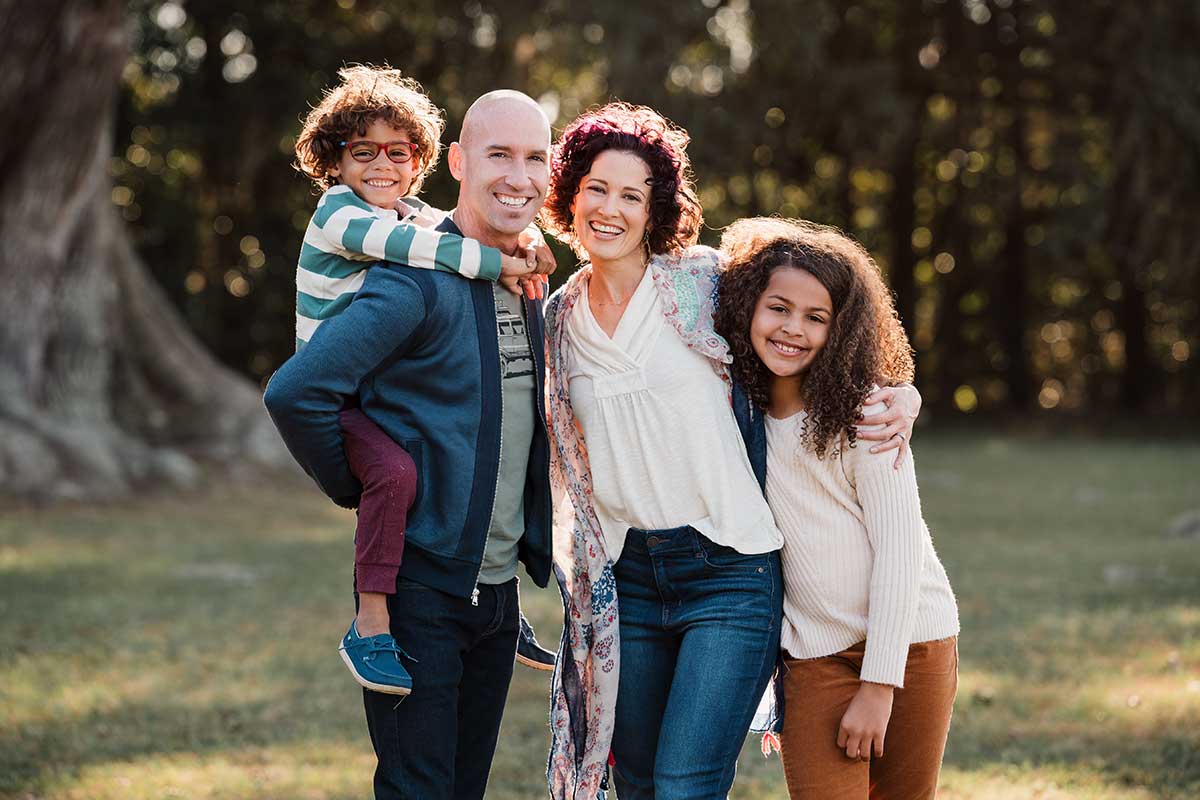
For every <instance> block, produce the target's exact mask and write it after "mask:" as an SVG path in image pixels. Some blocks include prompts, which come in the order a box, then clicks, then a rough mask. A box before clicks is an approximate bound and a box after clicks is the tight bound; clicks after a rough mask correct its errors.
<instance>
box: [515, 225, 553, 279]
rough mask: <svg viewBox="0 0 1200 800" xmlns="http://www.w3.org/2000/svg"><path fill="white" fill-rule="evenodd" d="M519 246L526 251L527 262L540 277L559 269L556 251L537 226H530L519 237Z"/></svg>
mask: <svg viewBox="0 0 1200 800" xmlns="http://www.w3.org/2000/svg"><path fill="white" fill-rule="evenodd" d="M517 245H518V246H519V247H520V248H521V249H522V250H524V251H525V254H526V260H527V261H528V262H529V265H530V266H531V267H533V269H534V271H535V272H537V273H538V274H539V275H549V274H551V273H552V272H554V270H556V269H558V262H557V261H556V260H555V258H554V251H553V250H551V249H550V245H548V244H546V237H545V236H543V235H542V232H541V231H540V230H539V229H538V227H537V226H536V225H530V226H529V227H528V228H526V229H525V230H523V231H521V233H520V234H519V235H518V236H517Z"/></svg>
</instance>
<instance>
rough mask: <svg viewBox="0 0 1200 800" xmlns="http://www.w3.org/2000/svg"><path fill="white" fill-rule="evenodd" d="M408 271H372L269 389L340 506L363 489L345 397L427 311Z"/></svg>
mask: <svg viewBox="0 0 1200 800" xmlns="http://www.w3.org/2000/svg"><path fill="white" fill-rule="evenodd" d="M405 272H406V271H405V270H404V269H403V268H400V269H396V268H391V267H381V268H376V269H372V270H370V271H369V272H368V273H367V277H366V280H365V281H364V283H363V285H362V288H361V289H359V291H358V293H357V295H356V296H355V298H354V301H353V302H351V303H350V305H349V306H348V307H347V308H346V310H345V311H343V312H342V313H341V314H338V315H337V316H335V317H333V318H332V319H329V320H326V321H325V322H323V323H321V326H320V327H319V328H318V329H317V331H316V333H315V334H314V335H313V337H312V339H311V340H310V341H309V342H308V344H307V345H305V346H304V348H303V349H301V350H300V351H299V352H297V353H296V354H295V355H293V356H292V357H291V358H290V359H288V360H287V362H286V363H285V364H284V365H283V366H282V367H280V368H279V370H278V371H277V372H276V373H275V375H274V376H272V378H271V381H270V383H269V384H268V385H267V390H266V393H265V394H264V395H263V402H264V404H265V405H266V407H267V411H268V412H269V413H270V415H271V419H272V420H273V421H274V423H275V427H276V428H278V429H279V434H280V436H282V437H283V441H284V444H286V445H287V447H288V450H290V451H291V453H292V456H293V457H294V458H295V459H296V461H298V462H299V463H300V466H301V467H303V468H304V471H305V472H307V473H308V474H309V475H310V476H311V477H312V478H313V480H314V481H316V482H317V485H318V486H319V487H320V488H321V491H323V492H325V494H327V495H328V496H329V497H330V498H331V499H332V500H333V501H334V502H336V503H337V504H338V505H342V506H347V507H352V506H354V505H357V502H358V497H359V495H360V494H361V493H362V485H361V484H360V483H359V481H358V479H357V478H356V477H355V476H354V474H353V473H352V472H351V471H350V465H349V464H348V463H347V461H346V454H345V450H344V447H343V440H342V430H341V424H340V422H339V419H338V414H339V413H340V412H341V410H342V408H343V406H344V404H345V398H346V397H348V396H351V395H354V394H356V393H357V392H358V388H359V386H360V384H362V382H363V381H364V380H365V379H366V378H368V377H369V376H370V375H371V373H372V372H373V371H374V370H375V368H376V367H378V366H379V365H380V364H381V363H382V362H383V361H384V360H385V359H387V358H388V357H389V356H390V355H392V354H393V353H395V352H396V350H397V349H398V348H401V347H403V346H404V345H405V344H406V343H407V342H408V341H409V340H410V339H411V337H412V334H413V333H414V331H416V330H417V328H418V327H419V326H420V324H421V322H422V321H423V320H424V319H425V316H426V314H427V313H428V308H427V301H426V298H425V295H424V293H423V292H422V291H421V287H420V286H419V285H418V284H417V282H416V281H415V280H414V279H413V277H411V276H409V275H407V274H405Z"/></svg>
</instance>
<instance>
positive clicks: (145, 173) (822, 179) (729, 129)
mask: <svg viewBox="0 0 1200 800" xmlns="http://www.w3.org/2000/svg"><path fill="white" fill-rule="evenodd" d="M9 5H11V4H9ZM43 6H44V7H46V8H47V9H48V11H47V15H48V16H47V18H51V17H52V14H51V11H59V12H61V10H62V9H72V8H75V7H76V6H78V8H80V9H82V8H84V7H85V4H83V3H76V4H72V3H69V2H57V3H46V4H43ZM50 7H53V9H51V8H50ZM108 7H109V17H111V16H112V10H113V8H115V7H114V6H112V3H111V2H110V3H109V4H108ZM124 11H125V23H124V24H125V29H126V32H127V34H128V41H129V52H128V59H127V60H126V61H125V63H124V67H123V69H122V70H121V71H120V87H121V88H120V91H119V95H118V97H117V101H116V110H115V124H114V125H113V126H112V127H109V123H108V122H107V120H108V119H109V117H108V116H107V113H108V112H107V111H106V110H105V109H104V108H103V106H104V103H103V102H102V101H103V100H104V98H105V96H106V95H105V94H104V92H103V91H102V90H101V89H100V88H99V85H98V84H99V83H101V82H94V83H89V82H88V81H89V79H90V78H91V77H94V76H96V75H98V74H107V73H105V72H104V70H105V69H109V70H111V63H109V62H106V64H107V65H108V66H105V67H103V68H101V67H97V66H96V65H95V64H93V63H90V62H89V61H88V59H87V58H85V57H83V55H82V54H80V53H73V52H70V48H67V49H66V50H64V51H63V52H62V53H61V54H59V55H57V56H56V58H55V59H54V62H55V69H56V70H58V73H62V74H64V75H65V74H67V73H69V72H70V71H71V70H74V71H75V73H77V74H78V75H79V76H80V78H81V80H80V82H79V83H78V84H77V86H76V89H77V92H78V93H79V94H87V95H88V97H89V102H90V103H91V104H92V105H94V106H95V107H96V109H95V111H90V110H89V112H88V113H86V114H85V113H79V114H76V116H75V117H74V118H73V122H72V124H73V125H74V128H73V129H68V128H62V129H61V132H58V129H54V130H48V129H45V128H43V127H42V126H41V125H39V124H32V125H31V124H30V123H29V121H28V118H26V117H22V116H20V115H14V114H9V115H7V117H6V119H5V122H4V124H5V125H6V128H7V130H6V136H5V137H4V140H5V142H6V145H5V147H4V150H5V153H6V163H18V162H14V161H13V159H19V160H25V161H26V162H27V161H28V159H29V158H30V154H33V153H36V154H37V155H38V158H43V159H45V158H54V157H57V155H62V156H63V157H66V156H67V155H68V151H70V150H72V149H73V148H74V145H75V144H77V143H79V142H80V141H82V140H81V139H80V137H81V136H82V137H83V139H87V140H88V141H91V140H92V139H95V138H96V137H101V138H103V137H106V136H108V135H109V133H108V132H109V131H110V130H115V140H113V141H111V144H108V142H109V140H107V139H104V141H105V142H106V146H108V147H109V152H110V153H111V156H110V157H109V158H108V159H107V173H108V176H109V179H110V180H111V183H106V184H105V187H104V189H105V191H106V192H107V193H108V197H107V200H106V203H104V204H101V205H107V206H113V207H115V212H116V214H117V215H119V217H121V218H123V219H124V221H125V223H126V227H125V230H126V231H127V232H128V235H130V236H131V237H132V241H133V243H134V245H135V250H136V253H137V257H140V259H141V260H142V261H144V262H145V263H146V264H147V265H148V266H149V269H150V271H151V272H152V273H153V275H154V276H155V277H156V278H157V279H158V282H159V283H160V284H161V286H162V288H163V290H164V291H165V293H166V296H167V298H168V300H169V304H170V306H171V307H173V308H175V309H178V310H179V312H181V314H182V316H183V318H184V319H185V320H186V322H187V326H188V327H189V328H190V329H191V331H193V332H194V333H195V334H196V336H197V337H198V338H199V340H200V341H201V342H203V344H204V345H205V346H206V347H207V348H209V349H210V350H211V351H212V352H213V353H214V354H215V355H216V358H217V359H218V360H219V361H220V362H221V363H222V364H224V365H227V366H228V367H229V368H231V369H232V370H234V371H236V372H239V373H242V374H243V375H245V376H248V377H249V378H251V379H253V380H255V381H258V382H260V383H261V382H263V381H265V380H266V378H267V377H268V376H269V375H270V373H271V372H272V371H273V370H274V368H275V367H276V366H277V365H278V364H279V363H281V362H282V361H283V360H284V359H285V358H286V357H287V356H288V355H289V354H290V352H291V349H292V343H293V330H292V328H293V316H292V314H293V306H294V289H293V277H294V267H295V260H296V255H297V253H298V252H299V245H300V240H301V236H302V233H303V230H304V227H305V225H306V223H307V220H308V218H309V216H310V214H311V212H312V207H313V205H314V203H315V193H314V190H313V188H312V187H311V185H309V184H308V183H307V182H306V181H305V180H304V179H303V177H302V176H300V175H299V174H298V173H296V172H295V171H294V170H292V169H291V167H290V164H291V161H292V155H291V149H292V143H293V141H294V137H295V134H296V132H297V130H298V128H299V119H300V117H302V115H303V114H304V113H305V111H306V110H307V108H308V106H309V105H310V104H312V103H314V102H316V100H317V99H318V98H319V97H320V95H321V92H322V91H323V90H324V89H326V88H327V87H329V86H330V85H331V83H332V82H333V81H334V79H335V73H336V70H337V68H338V67H339V66H341V65H342V64H344V63H347V62H370V63H377V64H382V63H385V62H387V63H390V64H392V65H393V66H397V67H400V68H402V69H404V70H405V71H406V72H407V73H408V74H410V75H411V76H413V77H415V78H416V79H418V80H420V81H421V82H422V83H423V84H424V85H425V87H426V89H427V90H428V91H429V93H430V94H431V96H432V97H433V99H434V100H435V101H436V102H437V103H439V104H440V105H442V106H443V107H444V108H445V109H446V111H447V118H448V121H449V129H450V131H455V130H456V129H457V127H458V124H459V123H460V121H461V118H462V114H463V112H464V111H465V109H466V107H467V105H468V104H469V103H470V102H471V100H473V99H474V98H475V97H476V96H477V95H479V94H480V93H482V92H484V91H487V90H489V89H492V88H497V87H514V88H518V89H522V90H524V91H526V92H528V93H529V94H531V95H532V96H534V97H535V98H537V99H538V100H539V101H540V102H541V103H542V104H543V106H544V107H545V108H546V109H547V111H548V113H549V115H550V117H551V119H552V121H553V122H554V124H555V126H556V127H559V128H561V127H562V126H563V125H565V124H566V123H567V122H568V121H569V120H570V119H571V118H572V117H573V116H574V115H575V114H577V113H578V112H579V111H580V110H582V109H583V108H585V107H587V106H588V105H591V104H593V103H597V102H603V101H605V100H608V99H610V98H619V99H623V100H627V101H630V102H636V103H646V104H649V105H652V106H654V107H656V108H658V109H660V110H661V111H662V112H663V113H665V114H667V115H668V116H669V117H671V118H672V119H674V120H675V121H676V122H678V123H679V124H681V125H683V126H685V127H686V128H687V129H688V130H689V131H690V132H691V134H692V138H693V144H692V154H693V161H694V165H695V172H696V176H697V179H698V184H699V187H700V190H701V196H702V199H703V201H704V206H705V210H706V213H707V219H708V224H709V226H710V227H709V229H708V230H706V231H705V234H704V240H705V241H707V242H708V243H715V242H716V241H717V239H718V238H719V235H720V231H719V229H720V227H721V226H723V225H725V224H727V223H728V222H730V221H731V220H733V219H735V218H737V217H740V216H745V215H750V214H780V215H784V216H802V217H806V218H809V219H814V220H817V221H820V222H826V223H832V224H836V225H839V226H841V227H843V228H845V229H846V230H847V231H849V232H850V233H852V234H853V235H855V236H856V237H858V238H859V239H861V240H862V241H863V242H864V243H865V244H866V245H867V246H868V248H870V249H871V251H872V252H873V253H874V254H875V256H876V258H877V260H878V261H879V263H880V265H881V267H882V268H883V270H884V271H885V273H886V274H887V276H888V279H889V281H890V284H891V285H892V287H893V288H894V290H895V292H896V297H897V303H898V307H899V309H900V312H901V315H902V317H903V319H904V322H905V325H906V326H907V329H908V331H909V333H910V335H911V337H912V339H913V343H914V345H915V347H916V349H917V351H918V365H919V371H920V372H919V375H920V377H919V384H920V386H921V389H922V392H923V394H924V396H925V398H926V401H927V403H928V405H929V408H930V409H931V411H933V412H934V413H933V414H929V415H928V416H930V417H932V416H935V415H937V412H938V411H944V412H945V414H941V415H940V416H942V417H943V418H945V417H946V416H959V415H967V414H975V415H997V416H1019V417H1021V418H1025V417H1026V416H1027V415H1028V414H1029V413H1031V412H1036V413H1038V414H1039V415H1042V416H1046V417H1050V418H1053V419H1058V418H1076V417H1079V418H1084V419H1092V418H1094V417H1096V416H1104V417H1114V416H1118V415H1130V414H1132V415H1141V417H1140V418H1142V419H1145V418H1147V417H1148V416H1149V415H1162V414H1178V413H1180V412H1182V411H1183V410H1184V409H1185V408H1188V407H1190V406H1191V404H1190V403H1189V401H1188V399H1189V398H1192V397H1195V396H1196V394H1197V391H1198V390H1200V385H1198V383H1200V370H1197V369H1196V349H1197V347H1198V346H1200V306H1198V297H1200V292H1198V289H1200V239H1197V238H1196V237H1194V236H1193V235H1192V233H1193V232H1192V228H1191V226H1192V224H1194V220H1195V219H1197V215H1198V212H1200V51H1197V49H1196V48H1195V46H1194V43H1195V41H1197V39H1198V38H1200V6H1197V5H1196V4H1192V3H1174V2H1170V1H1169V0H1145V2H1141V3H1137V4H1128V3H1121V2H1117V0H1097V1H1096V2H1089V3H1071V2H1066V0H911V1H909V2H897V1H896V0H805V1H804V2H797V1H796V0H682V1H672V2H667V0H643V2H640V3H636V4H624V3H609V4H599V5H597V4H579V3H568V2H566V0H544V1H543V2H529V1H523V0H514V2H507V3H503V4H500V3H494V2H483V0H466V1H465V2H461V3H446V2H434V0H407V1H406V2H403V3H402V2H398V0H337V1H336V2H330V1H328V0H320V1H319V2H318V1H317V0H292V1H289V2H283V1H282V0H261V1H260V2H255V3H250V2H244V1H239V2H234V1H233V0H206V1H205V2H194V1H193V2H185V1H184V0H165V1H164V0H128V2H127V3H126V4H125V8H124ZM14 13H15V12H9V13H6V14H5V16H4V18H6V19H7V18H11V17H12V15H13V14H14ZM78 13H82V12H78ZM97 13H99V12H97ZM88 19H89V20H90V19H91V18H88ZM110 22H111V20H110ZM94 24H95V23H94V22H93V21H89V22H86V23H83V22H80V23H78V24H77V27H80V29H81V30H92V26H94ZM18 27H19V26H12V25H6V26H5V34H4V36H5V37H8V38H9V39H11V40H13V41H16V40H17V38H19V35H18V33H17V32H16V31H17V28H18ZM21 35H25V34H21ZM80 35H81V36H82V35H83V34H80ZM23 41H26V43H27V46H26V49H25V50H24V51H21V52H22V53H24V55H23V56H22V55H11V56H9V57H8V58H9V60H10V62H12V61H13V60H14V59H17V58H32V56H31V53H32V52H35V51H36V47H37V46H38V40H37V39H36V38H34V37H28V38H27V39H26V40H23ZM13 52H15V51H13ZM89 52H91V51H89ZM42 60H43V61H47V60H48V59H46V58H45V57H43V58H42ZM110 61H111V59H110ZM14 63H15V62H14ZM118 66H119V65H118ZM10 74H11V72H10ZM56 74H57V73H56ZM24 83H25V85H24V86H22V87H21V91H22V92H23V93H24V94H22V95H21V97H23V98H25V99H24V100H22V102H34V101H39V98H41V97H43V95H42V89H43V87H45V86H47V85H49V84H47V83H46V82H45V79H44V77H39V76H38V75H36V74H35V73H34V72H30V71H28V70H26V80H25V81H24ZM88 87H90V88H88ZM15 96H16V95H12V94H11V93H10V94H9V95H8V96H6V97H5V106H6V107H14V108H15V107H19V106H14V105H13V98H14V97H15ZM81 108H83V106H81ZM31 131H32V132H35V133H36V135H37V136H38V137H39V138H40V137H41V136H45V135H47V134H48V135H49V136H50V141H49V142H48V143H47V142H40V143H39V142H38V141H37V140H36V139H30V133H31ZM85 134H86V135H85ZM451 136H452V135H448V136H447V141H449V139H450V138H451ZM89 137H91V138H89ZM10 142H11V143H14V144H9V143H10ZM17 142H20V143H21V145H20V146H19V147H18V146H16V144H15V143H17ZM85 149H86V148H85ZM22 154H23V155H22ZM6 181H7V188H8V191H7V192H5V199H6V202H8V203H12V202H13V201H14V192H17V191H18V190H17V188H16V187H18V186H27V184H19V183H17V182H15V181H14V179H13V178H12V176H11V174H9V175H8V176H7V177H6ZM21 191H27V189H25V190H21ZM56 191H57V190H56ZM426 194H427V196H428V198H429V199H431V200H432V201H433V202H434V203H436V204H438V205H440V206H442V207H448V206H449V205H451V204H452V203H453V198H454V186H453V183H452V181H451V180H450V178H449V177H448V175H447V174H446V173H445V171H444V170H440V171H439V172H438V173H437V175H436V176H435V178H434V179H433V180H432V181H431V182H430V183H429V184H427V189H426ZM89 213H94V214H96V215H99V216H101V217H103V216H105V214H106V213H108V211H107V210H106V209H101V208H99V207H97V208H96V209H95V211H94V212H89ZM109 216H111V214H109ZM14 219H15V218H14ZM13 224H15V223H13ZM9 225H10V223H9V221H8V217H7V216H6V220H5V226H6V229H8V228H9ZM110 257H111V256H110ZM12 263H15V262H14V260H13V257H12V256H9V257H7V258H6V264H5V270H6V272H7V271H11V269H12V268H11V267H10V266H9V265H10V264H12ZM560 263H564V269H563V270H562V271H561V272H560V274H559V276H557V280H561V279H562V277H563V276H564V275H565V274H566V273H568V272H569V269H570V265H571V264H573V260H572V259H571V257H570V256H569V254H567V253H566V251H562V252H561V253H560ZM17 301H18V300H17V298H16V297H15V296H13V295H12V294H11V293H10V298H9V301H8V302H10V303H12V302H17ZM41 302H42V306H36V308H42V307H46V308H52V307H53V303H51V302H50V300H49V299H43V301H41ZM34 309H35V306H29V307H27V308H26V312H28V313H27V315H26V317H19V316H18V317H17V318H16V319H18V320H21V319H26V318H27V317H29V316H30V314H32V313H33V311H34ZM39 313H40V312H39ZM8 324H10V325H12V320H9V323H8ZM22 324H24V323H22ZM13 330H14V331H17V332H16V333H11V335H9V338H8V339H7V340H0V341H2V342H3V344H2V345H0V349H5V350H7V349H9V347H10V342H12V341H14V340H16V339H19V338H20V336H19V329H16V328H13ZM6 357H7V354H6ZM222 374H223V373H222ZM121 385H122V386H123V385H125V383H122V384H121ZM229 391H230V392H231V393H232V394H238V392H234V391H232V390H229ZM118 394H120V392H118ZM195 405H196V404H195V403H193V407H195ZM209 407H211V408H214V409H215V408H220V407H221V403H220V402H219V401H216V402H213V403H210V404H209ZM0 413H4V412H0ZM230 418H232V419H240V418H241V417H240V416H239V415H238V414H232V415H231V416H230ZM0 419H8V417H6V416H0ZM157 419H158V420H159V423H158V428H157V430H159V431H160V434H159V438H160V439H161V438H162V437H163V434H161V432H162V431H171V430H176V429H178V428H179V427H180V426H183V425H184V422H183V421H182V419H179V415H178V414H176V415H174V416H169V417H168V418H167V419H168V421H167V422H164V418H163V417H162V416H161V415H158V416H157ZM143 427H144V426H143ZM226 427H227V428H230V429H237V426H236V425H235V426H226ZM194 435H195V426H194V425H193V426H191V433H189V434H188V436H194ZM167 438H170V437H167ZM176 438H177V439H178V438H180V437H176ZM183 438H187V437H183ZM151 441H153V437H151Z"/></svg>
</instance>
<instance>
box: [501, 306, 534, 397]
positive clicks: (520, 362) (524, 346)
mask: <svg viewBox="0 0 1200 800" xmlns="http://www.w3.org/2000/svg"><path fill="white" fill-rule="evenodd" d="M502 291H503V290H502ZM505 295H507V296H505ZM495 297H496V323H497V328H498V330H499V334H500V370H501V373H500V374H501V375H502V376H503V377H504V379H505V380H508V379H510V378H522V377H525V376H526V375H532V374H533V352H532V351H531V350H530V349H529V337H528V336H527V335H526V334H525V318H524V317H523V316H522V315H521V305H520V303H521V301H520V299H519V298H517V297H514V296H513V295H512V294H510V293H509V292H507V291H503V294H501V292H500V291H497V292H496V295H495Z"/></svg>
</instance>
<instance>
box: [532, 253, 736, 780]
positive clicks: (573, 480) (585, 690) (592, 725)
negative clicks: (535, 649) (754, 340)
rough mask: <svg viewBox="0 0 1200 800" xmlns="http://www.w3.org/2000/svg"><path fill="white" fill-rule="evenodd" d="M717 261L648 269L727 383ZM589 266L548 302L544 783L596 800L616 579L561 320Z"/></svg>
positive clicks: (607, 719) (675, 319)
mask: <svg viewBox="0 0 1200 800" xmlns="http://www.w3.org/2000/svg"><path fill="white" fill-rule="evenodd" d="M723 268H724V261H723V256H722V255H721V254H720V253H719V252H718V251H716V250H713V249H711V248H708V247H692V248H689V249H687V250H686V251H684V252H682V253H679V254H675V255H664V256H655V257H654V258H653V259H651V261H650V264H649V269H650V271H651V277H652V278H653V280H654V287H655V289H656V290H657V291H658V294H659V297H660V298H661V300H662V305H663V312H664V315H665V317H666V319H667V320H668V321H669V322H670V323H671V325H672V327H674V328H675V330H676V331H678V333H679V335H680V337H681V338H682V339H683V341H684V343H685V344H687V346H688V347H690V348H691V349H693V350H695V351H696V352H698V353H701V354H702V355H705V356H708V357H709V358H710V359H711V360H712V365H713V369H715V370H716V371H717V373H718V374H719V375H721V377H722V378H724V379H725V381H726V383H727V384H728V383H729V374H728V367H727V365H728V364H729V363H730V362H731V361H732V358H731V356H730V354H729V346H728V345H727V344H726V342H725V340H724V339H723V338H721V337H720V336H718V335H717V334H716V333H715V332H714V331H713V312H714V310H715V308H716V296H717V276H718V275H719V274H720V271H721V270H722V269H723ZM591 272H592V269H591V267H590V266H588V265H585V266H584V267H583V268H581V269H579V270H578V271H577V272H576V273H575V274H574V275H572V276H571V277H570V278H569V279H568V280H567V283H566V284H565V285H564V286H563V287H562V288H561V289H559V290H558V291H557V292H555V293H554V295H553V296H551V298H550V299H549V300H548V301H547V303H546V393H547V401H546V409H547V412H546V413H547V415H548V417H549V418H548V420H547V425H548V427H549V430H550V437H551V447H550V484H551V487H552V489H553V491H554V498H555V502H554V506H555V509H554V510H555V514H554V574H555V576H556V577H557V578H558V585H559V590H560V591H561V592H562V598H563V607H564V609H565V612H566V614H565V616H566V620H565V625H564V628H563V639H562V643H561V646H560V648H559V657H558V661H557V664H556V665H555V668H554V681H553V686H552V689H551V700H550V728H551V734H552V736H553V743H552V744H551V748H550V760H549V764H548V765H547V776H546V777H547V780H548V781H549V784H550V794H551V796H552V797H553V798H554V800H594V798H597V797H598V796H599V795H600V794H601V782H602V781H603V780H604V777H605V775H606V774H607V767H608V754H609V748H610V746H611V743H612V732H613V723H614V718H615V712H616V705H617V681H618V674H619V671H620V664H621V659H620V636H619V626H618V624H617V593H616V579H615V578H614V576H613V562H612V560H611V559H610V558H609V556H608V553H607V551H606V548H605V544H604V537H603V535H602V533H601V530H600V522H599V520H598V519H597V518H596V512H595V510H594V508H593V507H592V477H591V471H590V469H589V467H588V456H587V445H586V444H585V443H584V440H583V432H582V429H581V428H580V426H579V423H578V422H577V421H576V419H575V415H574V413H572V411H571V397H570V392H569V388H568V386H567V377H566V376H567V371H566V356H567V348H568V347H569V344H570V343H569V341H568V340H567V325H566V324H565V322H566V319H567V315H568V314H570V313H571V311H572V309H573V308H574V307H575V304H576V303H577V302H579V300H580V297H581V294H582V288H583V284H584V281H586V280H587V279H588V278H589V276H590V275H591Z"/></svg>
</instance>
